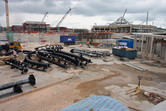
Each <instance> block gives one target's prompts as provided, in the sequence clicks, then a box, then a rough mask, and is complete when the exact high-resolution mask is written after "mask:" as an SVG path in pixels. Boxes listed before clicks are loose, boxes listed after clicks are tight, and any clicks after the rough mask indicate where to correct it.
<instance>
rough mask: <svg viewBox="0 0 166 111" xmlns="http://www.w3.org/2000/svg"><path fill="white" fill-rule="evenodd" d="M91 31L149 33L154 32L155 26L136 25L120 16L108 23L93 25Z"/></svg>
mask: <svg viewBox="0 0 166 111" xmlns="http://www.w3.org/2000/svg"><path fill="white" fill-rule="evenodd" d="M92 31H93V32H97V31H99V32H114V33H133V32H139V33H149V32H156V31H157V27H156V26H152V25H136V24H131V23H129V22H128V21H127V20H126V19H125V18H123V17H120V18H118V19H117V20H116V21H115V22H113V23H111V24H109V25H94V26H93V28H92Z"/></svg>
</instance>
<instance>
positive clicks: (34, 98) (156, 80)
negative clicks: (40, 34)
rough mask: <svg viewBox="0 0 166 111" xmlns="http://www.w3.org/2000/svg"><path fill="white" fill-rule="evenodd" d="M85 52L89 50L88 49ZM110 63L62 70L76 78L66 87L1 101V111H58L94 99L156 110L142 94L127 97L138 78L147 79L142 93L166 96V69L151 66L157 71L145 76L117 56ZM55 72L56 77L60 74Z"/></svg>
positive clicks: (59, 85) (67, 48) (93, 59)
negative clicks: (86, 99)
mask: <svg viewBox="0 0 166 111" xmlns="http://www.w3.org/2000/svg"><path fill="white" fill-rule="evenodd" d="M35 46H36V45H35ZM33 47H34V46H33ZM71 47H77V46H69V47H65V48H64V50H65V51H69V50H70V49H71ZM84 48H85V49H86V47H84ZM91 50H92V48H91ZM93 50H95V49H93ZM98 50H102V49H98ZM104 50H105V49H104ZM106 59H107V60H110V61H109V62H104V61H103V60H102V59H100V58H98V59H95V58H92V61H95V62H94V63H93V64H89V65H88V66H87V68H86V69H80V68H78V69H73V68H71V70H63V69H59V70H58V71H62V72H63V73H67V74H69V75H72V76H73V77H72V78H71V79H69V80H67V81H64V82H62V83H59V84H56V85H53V86H50V87H45V88H43V89H41V90H38V91H35V92H32V93H27V94H25V95H23V96H19V97H16V98H14V99H9V100H8V101H3V102H1V101H0V111H13V110H14V111H57V110H59V109H62V108H64V107H66V106H68V105H71V104H73V103H74V102H76V101H78V100H81V99H84V98H86V97H88V96H91V95H105V96H109V97H111V98H116V99H117V100H119V101H120V102H121V103H122V104H124V105H126V107H128V106H132V107H135V108H138V109H141V110H142V111H144V110H146V109H148V108H151V107H153V106H154V104H152V103H151V102H149V101H148V99H147V98H146V97H145V96H143V94H141V93H140V94H138V95H135V96H132V97H130V96H129V95H127V94H126V92H127V90H129V89H132V88H135V87H136V86H137V83H138V79H137V76H138V75H140V76H143V79H142V80H141V89H142V90H146V91H152V92H157V93H158V94H161V95H164V96H166V90H165V89H166V85H165V82H166V73H165V72H166V68H157V67H153V68H152V67H150V68H149V66H147V67H146V68H149V70H150V69H153V71H145V72H142V71H138V70H135V69H133V68H130V67H128V66H125V65H122V61H119V60H118V59H117V58H116V57H114V56H111V57H108V58H106ZM140 65H141V64H140ZM145 66H146V65H145ZM159 70H160V71H159ZM52 71H55V73H56V71H57V70H52ZM52 71H51V72H52ZM50 80H52V79H50ZM130 110H131V109H130Z"/></svg>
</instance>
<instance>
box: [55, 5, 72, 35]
mask: <svg viewBox="0 0 166 111" xmlns="http://www.w3.org/2000/svg"><path fill="white" fill-rule="evenodd" d="M70 11H71V8H69V10H68V11H67V12H66V13H65V15H64V16H63V17H62V19H61V20H60V21H59V22H58V24H57V25H56V27H57V30H58V32H59V26H60V25H61V23H62V22H63V20H64V19H65V18H66V16H67V15H68V14H69V12H70Z"/></svg>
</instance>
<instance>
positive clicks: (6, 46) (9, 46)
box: [0, 40, 22, 56]
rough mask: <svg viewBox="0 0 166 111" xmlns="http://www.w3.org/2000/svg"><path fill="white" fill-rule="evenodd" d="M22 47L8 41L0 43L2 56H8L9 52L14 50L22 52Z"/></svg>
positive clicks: (17, 43)
mask: <svg viewBox="0 0 166 111" xmlns="http://www.w3.org/2000/svg"><path fill="white" fill-rule="evenodd" d="M21 49H22V47H21V45H20V42H17V41H16V42H9V41H7V40H1V41H0V55H1V56H2V55H6V54H7V53H9V52H12V51H13V50H21Z"/></svg>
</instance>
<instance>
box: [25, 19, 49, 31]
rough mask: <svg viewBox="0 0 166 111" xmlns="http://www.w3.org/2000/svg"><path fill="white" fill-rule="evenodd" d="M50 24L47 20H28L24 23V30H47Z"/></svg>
mask: <svg viewBox="0 0 166 111" xmlns="http://www.w3.org/2000/svg"><path fill="white" fill-rule="evenodd" d="M49 26H50V25H49V24H46V22H38V21H27V22H25V23H23V30H24V31H26V32H47V31H48V28H49Z"/></svg>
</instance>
